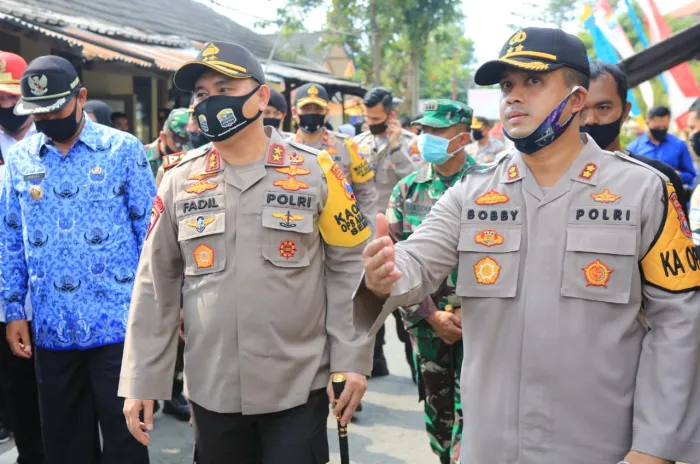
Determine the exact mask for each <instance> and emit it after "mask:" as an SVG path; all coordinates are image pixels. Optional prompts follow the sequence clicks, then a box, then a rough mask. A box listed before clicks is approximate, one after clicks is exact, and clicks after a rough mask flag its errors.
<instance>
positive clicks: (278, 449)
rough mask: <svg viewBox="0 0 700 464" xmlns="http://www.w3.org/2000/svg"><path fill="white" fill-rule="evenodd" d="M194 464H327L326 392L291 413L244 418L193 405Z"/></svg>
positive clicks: (327, 408) (293, 409) (316, 395)
mask: <svg viewBox="0 0 700 464" xmlns="http://www.w3.org/2000/svg"><path fill="white" fill-rule="evenodd" d="M190 404H191V405H192V412H193V416H194V421H193V425H194V442H195V451H194V454H195V456H194V464H281V463H284V464H326V463H327V462H328V460H329V457H328V435H327V431H326V421H327V420H328V414H329V405H328V396H327V395H326V391H325V390H316V391H314V392H311V396H310V397H309V401H308V402H307V403H306V404H304V405H301V406H298V407H296V408H292V409H289V410H286V411H281V412H276V413H271V414H258V415H250V416H244V415H242V414H221V413H217V412H212V411H208V410H206V409H204V408H202V407H201V406H199V405H197V404H195V403H193V402H190Z"/></svg>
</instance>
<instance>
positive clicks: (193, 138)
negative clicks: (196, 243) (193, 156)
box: [187, 131, 209, 148]
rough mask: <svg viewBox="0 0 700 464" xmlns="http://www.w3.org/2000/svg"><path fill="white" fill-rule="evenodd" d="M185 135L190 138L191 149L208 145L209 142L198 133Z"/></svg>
mask: <svg viewBox="0 0 700 464" xmlns="http://www.w3.org/2000/svg"><path fill="white" fill-rule="evenodd" d="M187 134H188V135H189V136H190V143H191V144H192V148H199V147H201V146H202V145H206V144H208V143H209V140H208V139H207V138H206V136H205V135H204V134H202V133H201V132H199V131H197V132H188V133H187Z"/></svg>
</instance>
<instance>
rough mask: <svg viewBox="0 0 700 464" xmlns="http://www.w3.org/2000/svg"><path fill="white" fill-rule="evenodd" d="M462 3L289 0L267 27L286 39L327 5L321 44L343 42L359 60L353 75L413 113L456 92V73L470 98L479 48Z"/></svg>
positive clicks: (437, 0) (454, 0) (435, 0)
mask: <svg viewBox="0 0 700 464" xmlns="http://www.w3.org/2000/svg"><path fill="white" fill-rule="evenodd" d="M460 7H461V0H287V5H286V7H285V8H280V9H279V10H278V11H277V19H276V20H275V21H272V22H267V23H265V24H264V25H270V24H276V25H277V26H278V27H279V28H280V31H281V33H282V39H283V38H284V37H285V36H287V34H289V33H293V32H299V31H303V30H305V27H304V26H305V24H304V22H303V21H302V19H303V18H305V17H308V14H309V13H310V12H311V11H312V10H314V9H316V8H325V9H326V11H327V13H326V30H325V33H324V37H323V43H322V46H328V45H331V44H333V45H342V46H344V47H345V48H346V50H347V51H348V54H349V55H350V57H351V58H352V60H353V62H354V64H355V70H356V74H355V76H354V77H353V79H354V80H357V81H359V82H362V83H363V84H365V85H368V86H372V85H384V86H387V87H389V88H391V89H392V90H393V91H394V93H395V95H397V96H400V97H403V98H404V99H405V100H406V103H405V106H406V107H407V108H406V111H407V112H409V113H411V112H413V111H415V108H416V106H417V100H418V98H429V97H434V96H436V95H435V94H438V96H441V97H442V96H445V97H449V96H451V95H452V82H453V78H454V77H455V76H456V79H457V88H458V90H459V91H460V92H461V93H459V94H458V95H459V96H460V97H461V98H466V94H465V92H466V89H465V87H466V82H467V79H468V78H469V77H470V74H469V69H468V68H469V66H470V64H472V61H473V58H472V56H473V51H474V47H473V43H472V41H471V40H469V39H466V38H465V37H464V29H463V27H462V23H463V19H464V18H463V16H462V15H461V12H460V11H459V8H460ZM306 26H309V28H310V29H317V28H315V27H312V26H311V25H306ZM455 44H456V46H457V54H456V55H457V56H456V58H457V59H456V60H455V59H454V49H453V47H454V45H455ZM286 52H287V53H289V52H290V50H286Z"/></svg>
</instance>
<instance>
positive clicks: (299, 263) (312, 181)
mask: <svg viewBox="0 0 700 464" xmlns="http://www.w3.org/2000/svg"><path fill="white" fill-rule="evenodd" d="M267 131H268V133H269V134H270V136H271V137H270V145H269V148H268V150H267V151H266V152H265V156H264V157H263V159H261V160H260V161H259V162H256V163H253V164H250V165H246V166H232V165H229V164H228V163H226V162H225V161H224V160H223V158H221V157H220V156H219V154H218V152H217V151H216V149H215V148H213V147H212V146H211V145H206V146H204V147H201V148H200V149H198V150H194V151H192V152H190V153H189V155H188V156H187V157H186V158H185V159H184V160H183V161H181V162H180V164H179V165H178V166H177V167H176V168H174V169H173V170H172V171H171V172H169V173H168V174H167V175H166V176H165V178H164V179H163V183H162V184H161V186H160V189H159V192H158V196H157V197H156V198H155V200H154V205H153V210H152V213H151V224H150V227H149V232H148V236H147V238H146V242H145V244H144V248H143V253H142V255H141V260H140V262H139V268H138V271H137V276H136V282H135V286H134V293H133V298H132V303H131V308H130V311H129V321H128V327H127V335H126V341H125V347H124V360H123V365H122V373H121V381H120V385H119V395H120V396H122V397H127V398H139V399H167V398H169V397H170V395H171V384H172V379H173V368H174V364H175V357H176V352H177V339H178V325H179V324H178V323H179V308H180V289H181V288H182V294H183V298H184V300H183V301H184V305H183V309H184V315H185V318H184V326H185V337H186V339H187V344H186V347H185V369H184V372H185V377H186V382H187V391H188V393H189V397H190V398H191V399H192V401H194V402H195V403H197V404H199V405H201V406H202V407H204V408H206V409H208V410H211V411H215V412H220V413H236V412H238V413H243V414H262V413H270V412H276V411H282V410H286V409H289V408H292V407H295V406H298V405H301V404H304V403H306V402H307V400H308V396H309V392H310V391H312V390H315V389H320V388H325V386H326V385H327V383H328V380H329V375H330V373H331V372H345V371H352V372H358V373H361V374H365V375H367V374H369V373H370V371H371V367H372V341H371V340H367V339H365V338H364V337H360V336H358V335H356V334H355V332H354V330H353V323H352V309H351V307H352V303H351V297H352V290H353V288H352V286H353V283H354V281H356V280H357V279H359V278H360V275H361V272H362V256H361V254H362V250H363V248H364V242H365V241H366V240H367V238H368V237H369V235H370V231H369V228H368V227H367V225H366V220H365V218H364V217H363V216H362V213H361V212H360V211H359V209H358V208H357V205H356V204H355V200H354V196H353V195H352V189H349V188H348V184H347V181H346V180H345V177H344V176H343V173H342V171H341V170H340V168H339V167H338V166H337V165H336V164H335V163H333V161H332V160H331V159H330V157H329V156H328V154H327V153H326V152H314V153H312V152H310V151H309V150H311V149H310V148H307V147H303V146H300V145H295V144H290V143H287V142H285V141H284V139H283V138H282V137H281V136H280V135H279V134H278V133H277V132H276V131H274V130H273V129H271V128H267ZM270 131H271V132H270Z"/></svg>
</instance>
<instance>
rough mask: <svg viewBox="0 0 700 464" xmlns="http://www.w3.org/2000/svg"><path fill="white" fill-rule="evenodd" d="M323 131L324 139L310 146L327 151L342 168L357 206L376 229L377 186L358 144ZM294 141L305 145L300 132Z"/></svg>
mask: <svg viewBox="0 0 700 464" xmlns="http://www.w3.org/2000/svg"><path fill="white" fill-rule="evenodd" d="M323 131H324V134H323V137H321V138H319V139H318V141H316V142H315V143H312V144H310V145H309V146H310V147H312V148H315V149H318V150H325V151H327V152H328V154H329V155H330V156H331V159H333V161H334V162H335V163H336V164H338V166H340V168H341V169H342V170H343V174H345V177H346V178H347V179H348V181H349V182H350V185H351V186H352V189H353V191H354V192H355V196H356V197H357V205H358V206H359V207H360V210H361V211H362V214H363V215H364V216H365V217H366V218H367V222H369V224H370V227H371V228H372V229H374V227H372V226H373V224H374V220H375V217H376V216H377V185H376V183H375V182H373V179H374V172H372V169H370V167H369V164H368V163H367V161H366V160H365V159H364V158H363V157H362V156H361V155H360V154H359V151H358V147H357V143H355V141H354V140H353V139H352V138H350V137H348V136H347V135H345V134H336V133H332V132H330V131H328V130H327V129H325V128H324V129H323ZM294 140H296V142H297V143H301V144H303V143H304V142H302V141H301V135H300V133H299V132H297V134H296V135H295V136H294ZM382 212H383V211H382Z"/></svg>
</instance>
